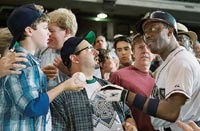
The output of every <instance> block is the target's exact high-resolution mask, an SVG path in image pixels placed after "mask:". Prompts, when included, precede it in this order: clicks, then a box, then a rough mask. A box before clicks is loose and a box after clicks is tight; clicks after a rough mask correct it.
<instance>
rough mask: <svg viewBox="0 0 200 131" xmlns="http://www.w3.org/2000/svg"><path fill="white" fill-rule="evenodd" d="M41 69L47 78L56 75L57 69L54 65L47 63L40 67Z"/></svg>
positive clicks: (53, 77)
mask: <svg viewBox="0 0 200 131" xmlns="http://www.w3.org/2000/svg"><path fill="white" fill-rule="evenodd" d="M42 71H43V72H44V74H46V76H47V80H50V79H55V78H56V76H57V75H58V69H57V67H55V66H54V65H47V66H45V67H44V68H43V69H42Z"/></svg>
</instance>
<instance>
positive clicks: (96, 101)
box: [85, 81, 123, 131]
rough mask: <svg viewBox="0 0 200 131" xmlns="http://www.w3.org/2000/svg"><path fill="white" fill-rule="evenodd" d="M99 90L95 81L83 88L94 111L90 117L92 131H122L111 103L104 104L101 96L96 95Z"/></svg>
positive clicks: (98, 85)
mask: <svg viewBox="0 0 200 131" xmlns="http://www.w3.org/2000/svg"><path fill="white" fill-rule="evenodd" d="M99 88H101V85H100V84H99V83H98V82H97V81H96V82H95V83H89V84H87V86H86V87H85V89H86V92H87V95H88V98H89V99H90V101H91V104H92V106H93V109H94V114H93V115H92V118H93V126H94V131H123V127H122V123H121V121H120V119H119V116H118V114H117V112H116V111H115V110H114V109H113V106H112V103H111V102H106V101H105V99H104V98H103V97H102V96H100V95H98V94H97V93H96V92H97V90H98V89H99Z"/></svg>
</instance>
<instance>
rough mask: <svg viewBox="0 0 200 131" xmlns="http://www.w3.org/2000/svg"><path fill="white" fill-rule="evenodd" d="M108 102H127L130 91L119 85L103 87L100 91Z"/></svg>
mask: <svg viewBox="0 0 200 131" xmlns="http://www.w3.org/2000/svg"><path fill="white" fill-rule="evenodd" d="M98 93H99V94H101V95H102V96H103V97H104V98H105V100H106V101H124V102H125V101H126V97H127V93H128V90H126V89H124V88H123V87H121V86H118V85H112V84H109V85H106V86H103V87H102V88H101V89H100V90H99V91H98Z"/></svg>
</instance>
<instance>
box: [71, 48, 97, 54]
mask: <svg viewBox="0 0 200 131" xmlns="http://www.w3.org/2000/svg"><path fill="white" fill-rule="evenodd" d="M92 49H94V47H93V46H87V47H85V48H83V49H81V50H78V51H75V52H74V54H75V55H78V54H80V53H81V51H84V50H89V51H92Z"/></svg>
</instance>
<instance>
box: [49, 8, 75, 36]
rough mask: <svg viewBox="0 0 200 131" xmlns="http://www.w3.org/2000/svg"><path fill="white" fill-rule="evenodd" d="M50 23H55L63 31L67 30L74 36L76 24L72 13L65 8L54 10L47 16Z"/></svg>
mask: <svg viewBox="0 0 200 131" xmlns="http://www.w3.org/2000/svg"><path fill="white" fill-rule="evenodd" d="M48 15H49V17H50V23H55V24H56V25H57V26H58V27H60V28H61V29H63V30H66V29H69V30H70V32H71V35H72V36H75V35H76V32H77V29H78V24H77V21H76V16H75V15H74V13H73V12H72V11H71V10H69V9H66V8H59V9H56V10H54V11H52V12H50V13H49V14H48Z"/></svg>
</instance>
